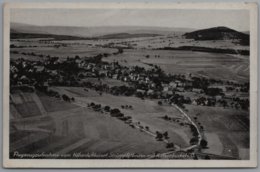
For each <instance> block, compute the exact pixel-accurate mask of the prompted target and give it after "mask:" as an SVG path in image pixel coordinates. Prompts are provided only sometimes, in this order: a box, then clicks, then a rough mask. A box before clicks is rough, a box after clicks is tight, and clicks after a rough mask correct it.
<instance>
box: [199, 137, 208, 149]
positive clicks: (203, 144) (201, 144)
mask: <svg viewBox="0 0 260 172" xmlns="http://www.w3.org/2000/svg"><path fill="white" fill-rule="evenodd" d="M207 145H208V142H207V141H206V140H204V139H202V140H201V141H200V146H201V147H202V148H206V147H207Z"/></svg>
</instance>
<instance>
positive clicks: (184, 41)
mask: <svg viewBox="0 0 260 172" xmlns="http://www.w3.org/2000/svg"><path fill="white" fill-rule="evenodd" d="M37 27H38V26H31V25H26V24H20V23H12V25H11V35H10V36H11V40H10V158H17V157H16V156H15V152H19V153H27V154H30V153H41V152H45V153H53V154H60V155H62V154H67V155H69V156H68V157H58V158H75V159H77V158H79V159H83V158H86V159H92V158H94V157H86V156H75V154H82V155H83V154H84V155H87V154H91V153H95V154H100V155H103V156H102V157H98V158H103V159H120V158H129V159H138V158H139V159H244V160H246V159H249V127H250V126H249V54H250V53H249V35H248V34H247V33H242V32H238V31H236V30H233V29H230V28H227V27H214V28H208V29H203V30H191V29H189V30H187V31H174V30H173V31H171V30H170V29H168V30H165V29H162V30H163V31H161V32H159V31H158V30H160V28H156V29H155V28H154V30H153V28H149V30H145V29H147V28H140V27H138V28H136V29H134V27H133V28H131V31H126V30H124V29H122V28H115V29H114V30H115V31H116V32H117V33H113V32H112V31H111V30H113V28H110V29H111V30H109V31H107V33H105V32H102V34H100V33H99V35H95V34H93V35H88V36H75V35H73V34H71V35H69V34H68V35H64V34H63V35H59V34H57V33H55V32H54V31H52V29H51V28H48V26H46V27H45V30H46V31H48V32H44V33H43V32H42V29H43V27H38V28H37ZM20 28H22V29H20ZM30 28H34V30H33V31H31V32H30ZM37 29H38V30H37ZM65 30H66V27H64V33H67V32H65ZM68 30H69V29H68ZM212 33H217V34H216V35H217V37H211V36H210V35H212ZM198 35H200V36H198ZM128 153H129V154H131V156H128V157H124V156H123V155H124V154H128ZM115 155H118V156H115ZM120 155H121V156H120ZM96 158H97V157H96Z"/></svg>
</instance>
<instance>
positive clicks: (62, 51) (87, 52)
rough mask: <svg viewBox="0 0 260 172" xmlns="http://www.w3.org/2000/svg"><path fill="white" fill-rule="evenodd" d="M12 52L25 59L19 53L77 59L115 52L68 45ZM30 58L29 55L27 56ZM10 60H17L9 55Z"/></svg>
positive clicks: (28, 48)
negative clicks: (77, 57) (76, 57)
mask: <svg viewBox="0 0 260 172" xmlns="http://www.w3.org/2000/svg"><path fill="white" fill-rule="evenodd" d="M12 51H17V52H19V53H20V54H19V55H20V57H23V58H25V59H26V58H27V56H28V55H22V54H21V53H35V54H37V55H44V56H48V55H50V56H52V57H53V56H54V57H56V56H58V57H61V58H67V57H75V56H76V55H78V56H79V57H92V56H96V55H98V54H104V53H108V54H111V53H114V52H116V51H117V50H116V49H113V48H92V47H88V46H86V45H72V46H70V45H68V46H66V47H59V48H55V47H54V46H53V45H51V46H48V47H44V46H41V47H36V48H34V47H25V48H12ZM28 57H29V58H30V57H31V56H30V55H29V56H28ZM11 58H17V54H11Z"/></svg>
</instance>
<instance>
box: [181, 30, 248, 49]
mask: <svg viewBox="0 0 260 172" xmlns="http://www.w3.org/2000/svg"><path fill="white" fill-rule="evenodd" d="M183 36H184V37H185V38H187V39H194V40H233V39H237V40H239V41H240V44H241V45H249V35H248V34H245V33H242V32H238V31H236V30H233V29H230V28H227V27H214V28H209V29H202V30H197V31H194V32H189V33H185V34H184V35H183Z"/></svg>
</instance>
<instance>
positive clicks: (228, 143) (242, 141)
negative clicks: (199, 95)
mask: <svg viewBox="0 0 260 172" xmlns="http://www.w3.org/2000/svg"><path fill="white" fill-rule="evenodd" d="M187 109H188V113H189V115H190V116H191V117H197V120H198V122H200V123H201V125H202V126H203V127H204V130H205V138H207V140H208V143H209V149H206V150H205V152H207V153H215V154H217V152H222V153H221V155H225V156H230V157H238V158H242V159H248V158H249V154H248V151H247V152H246V151H244V150H246V149H247V150H248V149H249V119H248V118H249V114H248V112H244V111H241V110H234V109H223V108H221V107H205V106H194V105H187Z"/></svg>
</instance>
